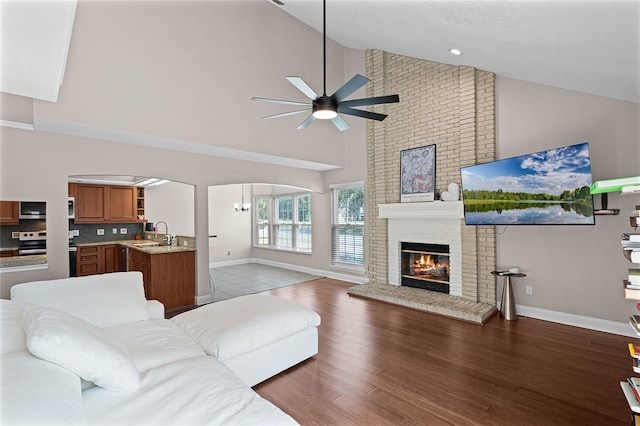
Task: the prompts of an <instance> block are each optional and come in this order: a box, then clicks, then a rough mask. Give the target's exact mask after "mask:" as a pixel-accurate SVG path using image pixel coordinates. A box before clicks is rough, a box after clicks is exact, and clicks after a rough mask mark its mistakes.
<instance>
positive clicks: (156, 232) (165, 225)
mask: <svg viewBox="0 0 640 426" xmlns="http://www.w3.org/2000/svg"><path fill="white" fill-rule="evenodd" d="M161 223H164V233H165V235H164V237H163V238H162V240H163V241H164V239H165V238H166V239H167V244H169V245H171V235H170V234H169V225H167V222H165V221H164V220H161V221H160V222H157V223H156V227H155V228H154V230H155V235H154V237H157V236H158V225H160V224H161Z"/></svg>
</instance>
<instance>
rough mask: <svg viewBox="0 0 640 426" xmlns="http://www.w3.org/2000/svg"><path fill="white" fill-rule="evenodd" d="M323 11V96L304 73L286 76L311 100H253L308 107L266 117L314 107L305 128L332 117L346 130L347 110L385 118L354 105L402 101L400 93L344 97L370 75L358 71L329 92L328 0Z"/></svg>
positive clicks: (325, 1)
mask: <svg viewBox="0 0 640 426" xmlns="http://www.w3.org/2000/svg"><path fill="white" fill-rule="evenodd" d="M322 7H323V13H322V36H323V44H322V47H323V58H322V59H323V66H324V70H323V91H322V96H319V95H318V94H317V93H316V92H315V91H314V90H313V89H312V88H311V87H310V86H309V85H308V84H307V83H305V81H304V80H303V79H302V78H301V77H286V78H287V80H289V82H290V83H291V84H293V85H294V86H296V87H297V88H298V90H300V91H301V92H302V93H304V94H305V95H306V96H307V97H308V98H309V99H311V103H309V102H298V101H285V100H281V99H270V98H259V97H255V96H254V97H253V98H251V100H254V101H265V102H273V103H277V104H286V105H298V106H304V107H305V108H303V109H299V110H296V111H289V112H283V113H280V114H273V115H267V116H265V117H262V118H264V119H271V118H279V117H287V116H289V115H294V114H301V113H303V112H309V111H311V115H310V116H309V117H307V119H306V120H304V121H303V122H302V123H301V124H300V125H299V126H298V129H304V128H306V127H308V126H309V124H311V123H312V122H313V121H314V120H315V119H319V120H331V121H332V122H333V124H335V126H336V127H337V128H338V130H340V131H345V130H347V129H348V128H349V125H348V124H347V122H346V121H344V119H342V117H340V116H339V115H338V113H340V114H347V115H354V116H356V117H362V118H368V119H371V120H377V121H382V120H384V119H385V118H387V115H386V114H380V113H377V112H371V111H363V110H360V109H355V108H353V107H358V106H368V105H378V104H389V103H395V102H400V97H399V96H398V95H388V96H376V97H373V98H363V99H352V100H345V98H346V97H348V96H349V95H351V94H352V93H353V92H355V91H356V90H358V89H360V88H361V87H363V86H364V85H365V84H367V83H369V82H370V81H371V80H369V79H368V78H367V77H365V76H363V75H360V74H356V75H355V76H353V78H352V79H351V80H349V81H347V82H346V83H345V84H343V85H342V87H340V88H339V89H338V90H336V91H335V93H334V94H333V95H331V96H327V0H323V1H322Z"/></svg>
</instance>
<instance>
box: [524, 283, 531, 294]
mask: <svg viewBox="0 0 640 426" xmlns="http://www.w3.org/2000/svg"><path fill="white" fill-rule="evenodd" d="M525 289H526V291H527V294H528V295H532V294H533V286H531V285H528V286H526V287H525Z"/></svg>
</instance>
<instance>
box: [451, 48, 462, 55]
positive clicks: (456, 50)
mask: <svg viewBox="0 0 640 426" xmlns="http://www.w3.org/2000/svg"><path fill="white" fill-rule="evenodd" d="M449 53H451V54H452V55H456V56H460V55H462V52H461V51H460V49H449Z"/></svg>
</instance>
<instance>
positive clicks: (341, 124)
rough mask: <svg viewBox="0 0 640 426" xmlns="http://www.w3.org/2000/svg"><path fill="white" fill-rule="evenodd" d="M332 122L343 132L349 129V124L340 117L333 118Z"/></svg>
mask: <svg viewBox="0 0 640 426" xmlns="http://www.w3.org/2000/svg"><path fill="white" fill-rule="evenodd" d="M331 121H333V124H335V125H336V127H337V128H338V130H340V131H341V132H344V131H345V130H347V129H349V125H348V124H347V122H346V121H344V119H343V118H342V117H340V116H339V115H337V116H335V117H334V118H332V119H331Z"/></svg>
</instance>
